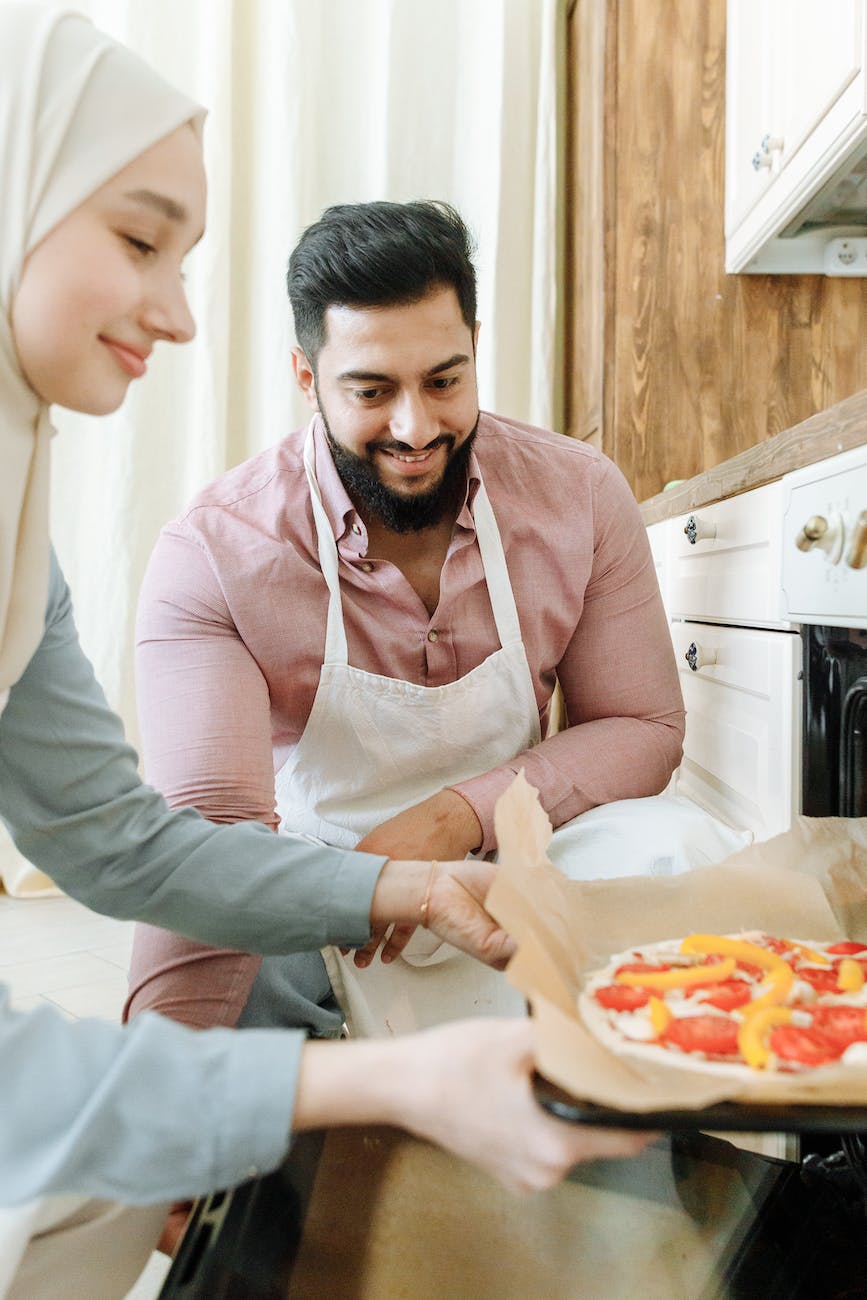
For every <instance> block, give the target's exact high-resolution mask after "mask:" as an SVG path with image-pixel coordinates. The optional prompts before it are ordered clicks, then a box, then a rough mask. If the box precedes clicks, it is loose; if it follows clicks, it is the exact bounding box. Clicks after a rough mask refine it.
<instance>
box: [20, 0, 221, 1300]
mask: <svg viewBox="0 0 867 1300" xmlns="http://www.w3.org/2000/svg"><path fill="white" fill-rule="evenodd" d="M203 119H204V113H203V110H202V109H200V108H199V106H198V105H197V104H195V103H193V102H192V100H189V99H187V98H186V96H184V95H181V94H180V93H179V92H178V91H176V90H174V89H173V87H171V86H169V85H168V84H167V83H166V82H164V81H163V80H162V78H161V77H158V76H157V74H156V73H155V72H153V71H152V70H151V69H150V68H149V67H148V66H147V65H146V64H145V63H142V61H141V60H140V59H139V58H137V57H136V55H134V54H132V53H131V52H130V51H129V50H127V49H124V47H123V46H121V45H118V44H116V42H115V41H113V40H111V39H110V38H109V37H108V36H106V35H104V33H102V32H100V31H98V30H97V29H96V28H95V27H94V26H93V25H92V24H91V23H90V22H89V21H88V19H86V18H83V17H82V16H81V15H80V14H73V13H64V12H60V11H58V10H54V9H46V8H43V7H41V6H39V5H35V4H22V3H3V2H2V0H0V304H2V310H0V713H2V711H3V707H4V705H5V703H6V700H7V698H8V694H9V690H10V688H11V687H13V686H14V685H15V683H16V682H17V681H18V679H19V678H20V677H21V675H22V673H23V672H24V670H25V669H26V667H27V664H28V663H29V661H30V659H31V657H32V656H33V654H34V652H35V650H36V647H37V646H38V645H39V642H40V640H41V638H42V632H43V627H44V621H45V604H46V597H47V592H48V555H49V539H48V480H49V449H50V445H51V435H52V428H51V424H50V422H49V418H48V408H47V407H46V405H45V403H44V402H43V401H42V400H41V399H40V398H39V396H38V395H37V394H36V393H35V392H34V391H33V389H32V388H30V386H29V384H28V383H27V381H26V379H25V378H24V375H23V373H22V371H21V367H20V365H19V363H18V357H17V353H16V350H15V341H14V339H13V337H12V329H11V325H10V318H11V311H12V302H13V299H14V295H15V291H16V288H17V285H18V282H19V278H20V275H21V267H22V264H23V262H24V259H25V257H26V256H27V254H28V253H29V252H30V251H31V249H33V248H35V247H36V245H37V244H38V243H39V242H40V240H41V239H43V238H44V236H45V235H47V234H48V233H49V231H50V230H52V229H53V227H54V226H56V225H57V224H58V222H60V221H62V220H63V218H64V217H65V216H67V215H68V214H69V213H70V212H72V211H73V210H74V209H75V208H76V207H78V205H79V204H80V203H83V202H84V200H85V199H86V198H88V196H89V195H91V194H92V193H93V192H94V190H97V189H99V187H100V186H101V185H103V184H104V183H105V182H106V181H108V180H110V179H111V177H112V176H114V175H115V174H116V173H117V172H119V171H120V170H121V169H122V168H123V167H125V166H126V165H127V164H128V163H130V162H132V161H133V159H134V158H136V157H137V156H138V155H139V154H140V153H142V152H143V151H144V150H145V149H148V148H150V146H151V145H153V144H156V142H157V141H158V140H161V139H162V138H163V137H164V136H166V135H169V134H170V133H171V132H172V131H174V130H175V129H176V128H177V127H178V126H181V125H182V124H183V123H184V122H192V123H193V125H194V126H195V128H196V130H197V131H200V130H201V124H202V121H203ZM0 743H2V742H0ZM0 880H2V882H3V884H4V885H5V887H6V889H7V890H8V892H9V893H14V894H32V893H40V892H44V891H45V890H47V889H48V890H52V892H54V891H53V886H51V884H50V882H49V881H48V880H47V878H46V877H45V876H43V875H42V873H41V872H37V871H36V870H35V869H34V868H33V867H32V866H31V865H30V864H29V863H27V862H25V861H24V859H23V858H22V857H21V856H20V854H19V853H18V852H17V851H16V849H15V848H14V846H13V844H12V842H11V840H10V839H9V837H8V835H7V834H6V832H5V831H4V830H3V829H2V827H0ZM0 1294H2V1289H0Z"/></svg>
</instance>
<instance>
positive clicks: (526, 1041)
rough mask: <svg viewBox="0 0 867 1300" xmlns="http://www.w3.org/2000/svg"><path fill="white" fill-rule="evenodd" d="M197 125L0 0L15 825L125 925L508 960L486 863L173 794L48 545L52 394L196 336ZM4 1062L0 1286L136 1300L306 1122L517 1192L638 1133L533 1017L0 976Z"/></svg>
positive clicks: (2, 442)
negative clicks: (579, 1097)
mask: <svg viewBox="0 0 867 1300" xmlns="http://www.w3.org/2000/svg"><path fill="white" fill-rule="evenodd" d="M202 119H203V114H202V111H201V110H200V109H199V108H198V106H197V105H195V104H193V103H192V102H190V101H189V100H187V99H186V98H185V97H184V96H183V95H181V94H179V93H178V92H177V91H175V90H174V89H173V88H171V87H170V86H168V85H167V84H166V83H164V82H163V81H162V80H161V79H160V78H159V77H157V76H156V74H155V73H153V72H152V71H151V69H149V68H148V67H147V66H146V65H145V64H143V63H142V62H141V61H140V60H139V59H138V58H136V57H135V56H134V55H132V54H131V53H130V52H129V51H128V50H125V49H124V48H123V47H121V46H119V45H117V44H115V43H114V42H113V41H111V40H110V39H109V38H108V37H106V36H104V35H103V34H102V33H100V32H98V31H97V30H96V29H95V28H93V27H92V26H91V24H90V23H89V22H88V21H87V20H86V19H84V18H82V17H81V16H79V15H73V14H60V13H58V12H57V11H54V10H45V9H42V8H40V7H37V6H34V5H30V4H16V3H0V193H2V195H3V208H2V218H0V222H2V225H0V296H2V312H0V709H2V716H0V816H2V819H3V821H4V822H5V824H6V825H7V827H8V828H9V830H10V832H11V834H12V836H13V839H14V840H15V842H16V844H17V846H18V849H19V850H20V851H21V853H22V854H23V855H24V856H25V857H26V858H27V859H28V860H29V861H31V862H33V863H35V864H36V865H37V866H38V867H39V868H40V869H43V870H44V871H45V872H46V873H47V874H48V875H49V876H50V877H51V878H52V879H54V880H55V881H56V882H57V883H58V884H59V885H60V886H61V887H62V888H63V889H65V890H66V891H67V892H68V893H70V894H72V895H73V896H75V897H77V898H79V899H80V900H81V901H82V902H85V903H87V904H88V905H90V906H92V907H94V908H95V909H96V910H98V911H102V912H106V913H109V914H111V915H115V916H121V917H127V918H131V917H136V918H139V919H144V920H148V921H152V922H155V923H157V924H160V925H162V926H168V927H171V928H174V929H177V930H179V931H180V932H182V933H184V934H187V935H189V936H191V937H194V938H198V939H202V940H206V941H208V942H210V943H218V944H232V945H234V946H237V947H240V948H244V949H246V950H248V951H254V952H261V953H269V952H270V953H287V952H292V951H301V950H305V949H308V950H309V949H315V948H318V947H320V946H321V945H323V944H325V943H333V942H338V943H344V944H349V945H356V946H363V945H365V944H366V943H368V941H369V939H370V937H371V934H373V935H374V936H376V935H381V934H382V933H383V932H384V931H385V929H386V927H387V926H388V925H389V924H390V923H392V922H394V923H395V930H394V933H393V937H392V938H391V939H390V940H388V942H387V943H386V945H385V948H384V953H385V957H386V959H387V958H388V957H389V955H390V954H392V953H397V952H399V951H400V949H401V947H402V945H403V944H404V943H405V942H406V940H407V938H408V937H409V935H410V934H411V932H412V930H413V928H414V926H415V925H416V924H418V923H419V922H422V921H423V922H424V923H426V924H427V925H428V926H429V927H430V928H431V929H433V930H434V931H435V932H436V933H438V934H439V935H441V937H443V938H445V939H448V940H450V941H451V942H453V943H457V944H458V945H459V946H461V947H463V948H464V949H465V950H467V951H469V952H471V953H473V954H474V955H476V956H478V957H480V958H482V959H484V960H486V961H488V962H490V963H491V964H493V965H502V964H504V962H505V960H506V958H507V957H508V955H509V952H510V943H509V940H508V938H507V936H506V935H504V934H503V933H502V932H501V931H499V930H498V929H497V928H496V926H495V925H494V923H493V922H492V920H491V918H490V917H489V916H488V915H487V913H486V912H485V911H484V909H483V907H482V905H481V900H482V899H483V898H484V895H485V891H486V889H487V886H488V884H489V883H490V879H491V872H492V870H493V868H490V867H488V866H487V865H486V864H483V863H472V862H467V863H443V864H441V865H440V867H439V870H437V867H436V864H433V865H432V864H430V863H421V862H409V863H398V862H393V861H384V860H383V859H381V858H377V857H372V856H369V855H365V854H359V853H351V854H349V853H344V852H340V851H335V850H330V849H325V848H317V847H314V846H306V845H303V844H299V843H296V842H294V841H292V840H289V839H285V838H282V837H280V838H278V837H277V836H275V835H272V834H271V833H270V832H269V831H268V830H267V829H265V828H264V827H262V826H259V825H254V824H244V825H235V826H226V827H216V826H213V825H211V824H210V823H208V822H206V821H204V820H203V819H201V818H200V817H198V815H197V814H195V813H194V812H191V811H190V810H185V811H183V812H180V813H170V812H169V811H168V809H167V808H166V806H165V804H164V803H163V801H162V800H161V799H160V797H159V796H158V795H156V794H155V793H154V792H153V791H152V790H151V789H149V788H148V787H146V786H143V785H142V783H141V782H140V780H139V778H138V776H137V773H136V764H135V755H134V754H133V753H132V751H131V750H130V749H129V748H128V747H127V746H126V745H125V743H124V740H123V735H122V732H121V727H120V723H119V721H118V720H117V719H116V718H115V717H114V716H113V715H112V714H111V712H110V710H109V709H108V707H107V705H106V703H105V700H104V697H103V696H102V694H101V692H100V690H99V687H98V686H97V684H96V682H95V681H94V679H93V676H92V673H91V669H90V665H89V664H88V662H87V660H86V659H85V657H84V655H83V654H82V652H81V649H80V647H79V644H78V640H77V636H76V632H75V627H74V624H73V620H72V612H71V604H70V599H69V593H68V590H67V588H66V586H65V584H64V581H63V577H62V574H61V572H60V569H59V566H58V564H57V561H56V559H55V558H54V556H53V555H52V554H51V552H50V546H49V539H48V475H49V449H50V442H51V436H52V430H51V425H50V423H49V415H48V408H49V405H50V404H51V403H56V404H58V405H62V406H67V407H69V408H71V409H73V410H77V411H84V412H87V413H90V414H104V413H106V412H109V411H112V410H114V409H115V408H116V407H117V406H118V405H119V404H120V403H121V401H122V400H123V397H124V395H125V393H126V390H127V388H128V387H129V384H130V383H131V382H133V381H134V380H136V379H138V378H140V377H141V376H142V375H143V374H144V372H145V369H146V363H147V358H148V355H149V353H150V351H151V349H152V348H153V346H154V344H155V343H157V342H160V341H165V342H173V343H181V342H185V341H187V340H188V339H190V338H191V337H192V335H193V331H194V325H193V321H192V319H191V317H190V313H189V309H188V307H187V303H186V299H185V297H184V290H183V284H182V275H181V266H182V263H183V259H184V256H185V254H186V253H187V252H188V251H189V249H190V248H191V247H192V245H193V244H194V243H195V242H196V241H197V239H198V238H199V236H200V235H201V231H202V227H203V223H204V206H205V182H204V173H203V169H202V159H201V144H200V136H201V128H202ZM338 1052H339V1053H340V1056H337V1055H336V1054H337V1053H338ZM0 1059H2V1061H3V1066H4V1096H3V1104H2V1109H0V1169H2V1177H0V1205H2V1206H4V1207H7V1208H5V1209H3V1210H0V1296H2V1295H4V1294H8V1295H10V1296H12V1297H14V1298H15V1300H24V1297H26V1300H41V1298H42V1297H48V1296H58V1297H59V1296H63V1297H69V1296H95V1295H99V1296H100V1297H110V1296H115V1295H117V1296H120V1295H123V1294H124V1293H125V1292H126V1290H127V1289H128V1288H129V1286H130V1285H131V1284H132V1282H133V1281H134V1278H135V1276H136V1275H137V1273H138V1271H139V1270H140V1268H141V1266H142V1264H143V1263H144V1262H145V1260H146V1258H147V1255H148V1253H149V1252H150V1250H151V1248H152V1246H153V1243H154V1241H155V1240H156V1237H157V1235H158V1232H159V1228H160V1225H161V1223H162V1221H163V1218H164V1216H165V1211H166V1205H165V1202H168V1201H171V1200H172V1199H174V1198H177V1197H182V1196H194V1195H197V1194H200V1193H204V1192H206V1191H208V1190H211V1189H213V1188H215V1187H217V1186H224V1185H231V1184H234V1183H237V1182H239V1181H241V1180H242V1179H244V1178H246V1177H249V1176H250V1175H251V1174H252V1173H255V1172H258V1171H259V1170H263V1171H264V1170H268V1169H270V1168H273V1167H275V1166H276V1165H277V1164H278V1163H279V1162H280V1160H281V1159H282V1158H283V1156H284V1155H285V1153H286V1150H287V1147H288V1143H289V1134H290V1128H294V1129H296V1130H300V1129H303V1128H309V1127H321V1126H323V1125H325V1124H329V1123H330V1124H347V1123H371V1122H384V1123H392V1124H400V1125H403V1126H405V1127H407V1128H408V1129H410V1130H411V1131H413V1132H415V1133H418V1134H421V1135H423V1136H426V1137H428V1138H430V1139H431V1140H433V1141H437V1142H440V1143H442V1144H443V1145H445V1146H447V1147H448V1148H449V1149H451V1150H453V1151H455V1152H457V1153H459V1154H461V1155H463V1156H465V1157H466V1158H469V1159H473V1160H475V1161H476V1162H477V1163H479V1164H480V1165H481V1166H482V1167H484V1168H486V1169H488V1170H489V1171H490V1172H491V1173H493V1174H495V1175H496V1176H497V1177H499V1178H500V1179H501V1180H502V1181H503V1182H504V1183H506V1184H507V1185H509V1186H513V1187H515V1188H520V1187H537V1186H543V1185H547V1184H550V1183H551V1182H553V1181H556V1180H557V1179H558V1178H559V1177H561V1176H562V1174H563V1172H564V1171H565V1170H566V1169H567V1168H568V1167H569V1166H570V1165H571V1164H572V1163H574V1162H575V1161H576V1160H578V1159H581V1158H588V1157H592V1156H595V1155H600V1154H618V1153H619V1154H626V1153H630V1152H633V1151H635V1150H637V1149H638V1147H639V1146H640V1145H641V1143H642V1139H640V1138H636V1137H634V1136H631V1137H629V1136H620V1135H608V1134H594V1133H579V1132H578V1131H576V1130H573V1129H571V1128H569V1127H567V1126H564V1125H560V1124H558V1123H557V1122H556V1121H554V1120H551V1119H550V1118H548V1117H547V1116H546V1115H544V1114H543V1112H542V1111H540V1110H539V1109H538V1108H537V1107H536V1106H535V1105H534V1103H533V1101H532V1095H531V1091H530V1084H529V1076H530V1073H531V1070H532V1038H531V1031H530V1027H529V1022H508V1021H499V1022H498V1021H488V1022H473V1023H472V1024H469V1025H454V1026H445V1027H443V1028H441V1029H437V1030H433V1031H429V1032H427V1033H425V1034H421V1035H414V1036H410V1037H406V1038H403V1039H398V1040H392V1041H388V1042H383V1041H370V1042H359V1043H350V1044H335V1043H323V1042H314V1043H305V1042H304V1039H303V1035H301V1034H299V1033H292V1032H288V1031H286V1032H284V1031H270V1030H269V1031H256V1030H250V1031H242V1032H234V1031H227V1030H210V1031H207V1032H204V1033H200V1034H196V1033H193V1032H192V1031H189V1030H185V1029H183V1028H181V1027H180V1026H178V1025H175V1024H172V1023H170V1022H168V1021H164V1020H162V1019H160V1018H159V1017H156V1016H144V1017H142V1018H141V1019H140V1020H138V1021H137V1022H136V1024H135V1026H134V1027H133V1028H131V1029H121V1028H120V1027H119V1026H114V1025H110V1024H107V1023H102V1022H96V1021H94V1022H82V1023H79V1024H69V1023H67V1022H66V1021H65V1020H64V1019H63V1018H62V1017H61V1016H60V1015H59V1014H55V1013H53V1012H52V1010H51V1009H50V1008H49V1007H47V1006H46V1007H45V1008H44V1009H41V1010H39V1011H36V1012H33V1013H30V1014H21V1013H15V1012H13V1011H12V1010H10V1008H9V1006H8V1003H7V1001H6V998H5V994H3V992H2V990H0ZM28 1242H29V1245H28ZM19 1264H20V1267H19V1268H18V1271H17V1273H16V1267H17V1266H18V1265H19ZM13 1275H14V1280H12V1278H13ZM9 1288H11V1289H9Z"/></svg>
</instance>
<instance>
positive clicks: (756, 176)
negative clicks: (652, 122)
mask: <svg viewBox="0 0 867 1300" xmlns="http://www.w3.org/2000/svg"><path fill="white" fill-rule="evenodd" d="M778 10H779V0H759V3H756V0H728V5H727V8H726V197H725V209H726V217H725V233H726V235H729V234H731V232H732V231H733V230H735V229H737V227H738V226H739V225H740V223H741V221H742V220H743V218H744V217H745V216H746V214H747V213H748V212H749V211H750V209H751V208H752V207H753V206H754V205H755V203H756V202H757V201H758V200H759V198H760V197H761V196H762V194H764V192H765V190H766V189H767V188H768V185H769V183H770V180H771V168H770V166H769V167H762V168H760V169H759V170H758V171H757V170H756V169H755V168H754V167H753V158H754V156H755V155H756V154H760V153H761V142H762V138H763V137H764V136H765V135H768V136H774V135H775V134H776V129H775V125H774V119H773V99H774V88H775V81H776V76H777V73H778V69H777V67H776V60H777V58H778V55H779V43H778V41H777V40H776V35H777V33H778V29H779V19H778ZM768 162H769V163H771V162H773V159H772V158H770V157H769V158H768Z"/></svg>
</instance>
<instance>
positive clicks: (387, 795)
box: [276, 430, 540, 1037]
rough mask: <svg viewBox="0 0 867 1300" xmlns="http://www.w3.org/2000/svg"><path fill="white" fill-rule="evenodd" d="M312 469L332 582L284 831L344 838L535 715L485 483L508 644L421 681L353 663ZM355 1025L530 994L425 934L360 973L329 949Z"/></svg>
mask: <svg viewBox="0 0 867 1300" xmlns="http://www.w3.org/2000/svg"><path fill="white" fill-rule="evenodd" d="M304 466H305V469H306V471H307V479H308V482H309V484H310V496H311V501H312V505H313V516H314V520H315V523H316V533H317V538H318V546H319V563H320V566H321V569H322V575H323V577H324V579H325V582H326V584H327V586H328V590H329V603H328V621H327V630H326V636H325V662H324V663H323V666H322V670H321V673H320V677H319V686H318V688H317V691H316V697H315V699H314V702H313V708H312V710H311V712H310V717H309V718H308V721H307V726H306V727H305V729H304V733H303V735H302V736H301V739H300V740H299V741H298V743H297V745H296V746H295V747H294V749H293V751H292V753H291V754H290V755H289V757H288V758H287V760H286V762H285V763H284V764H283V766H282V767H281V768H280V770H279V772H278V773H277V777H276V796H277V811H278V813H279V815H280V818H281V829H283V830H284V831H286V832H289V833H296V834H299V833H300V834H302V835H304V836H306V837H308V838H311V839H316V840H320V841H323V842H325V843H327V844H333V845H336V846H338V847H342V848H354V846H355V845H356V844H357V843H358V841H359V840H360V839H361V838H362V836H364V835H366V834H368V832H370V831H372V830H373V829H374V828H375V827H376V826H379V825H380V824H381V823H382V822H384V821H387V820H388V819H389V818H390V817H393V816H394V815H395V814H396V813H398V812H401V811H402V810H403V809H405V808H409V807H411V806H412V805H414V804H416V803H419V802H420V801H421V800H423V799H426V798H428V797H429V796H430V795H433V794H436V793H437V791H439V790H442V789H443V788H444V787H446V786H449V785H453V784H455V783H456V782H459V781H462V780H466V779H468V778H470V777H473V776H477V775H478V774H479V773H481V772H487V771H489V770H490V769H491V768H493V767H497V766H499V765H500V764H502V763H506V762H509V761H510V760H511V759H513V758H514V756H515V755H516V754H519V753H521V752H522V751H523V750H525V749H528V748H529V747H530V746H532V745H535V744H537V743H538V741H539V739H540V729H539V712H538V708H537V705H536V699H535V695H534V692H533V682H532V678H531V676H530V668H529V665H528V663H527V655H526V652H525V650H524V643H523V641H522V639H521V628H520V623H519V620H518V611H517V608H516V606H515V599H514V596H513V594H512V586H511V583H510V581H509V574H508V570H507V568H506V557H505V554H504V552H503V545H502V542H501V540H500V533H499V529H498V528H497V523H496V520H495V518H494V512H493V510H492V509H491V505H490V502H489V500H488V496H487V493H486V492H485V487H484V484H483V483H480V484H479V488H478V491H477V493H476V498H475V503H474V507H473V513H474V517H475V524H476V535H477V537H478V543H479V550H480V552H481V558H482V566H483V569H484V574H485V580H486V582H487V585H488V593H489V595H490V600H491V608H492V611H493V615H494V621H495V623H496V627H497V634H498V636H499V638H500V646H501V648H500V649H499V650H496V651H495V652H494V653H493V654H491V655H489V657H488V658H487V659H486V660H485V661H484V663H481V664H479V666H478V667H477V668H474V669H473V671H472V672H470V673H468V674H467V675H466V676H465V677H462V678H461V679H460V680H459V681H456V682H451V683H448V684H447V685H444V686H416V685H415V684H414V683H412V682H405V681H398V680H396V679H394V678H391V677H380V676H377V674H375V673H368V672H364V671H362V670H361V669H360V668H353V667H351V665H350V664H349V662H348V653H347V643H346V632H345V629H344V625H343V606H342V601H341V597H340V583H339V578H338V554H337V544H336V542H335V540H334V534H333V532H332V529H331V525H330V524H329V522H328V517H327V515H326V513H325V508H324V506H323V504H322V497H321V494H320V491H319V485H318V483H317V481H316V474H315V468H314V451H313V437H312V431H311V430H308V433H307V439H306V442H305V445H304ZM323 957H324V959H325V965H326V968H327V970H328V975H329V978H330V979H331V984H332V988H333V990H334V993H335V996H336V997H337V999H338V1001H339V1002H340V1004H341V1006H342V1008H343V1011H344V1014H345V1016H346V1021H347V1024H348V1026H349V1029H350V1032H351V1033H353V1034H358V1035H364V1036H375V1037H381V1036H384V1035H387V1034H392V1033H395V1034H397V1033H406V1032H409V1031H411V1030H414V1029H418V1028H423V1027H425V1026H428V1025H433V1024H438V1023H440V1022H441V1021H445V1020H453V1019H455V1018H457V1017H461V1016H472V1015H479V1014H490V1015H515V1014H519V1013H521V1012H522V1010H523V1006H524V1003H523V999H522V998H521V996H520V995H519V994H518V993H517V992H516V991H515V990H514V989H513V988H512V987H511V985H509V984H508V982H507V980H506V979H505V977H504V976H503V975H502V973H500V972H498V971H492V970H490V969H489V968H488V967H486V966H483V965H482V964H481V963H480V962H477V961H475V960H473V959H472V958H471V957H467V956H466V955H464V954H463V953H459V952H457V951H456V950H455V949H454V948H452V947H451V946H450V945H448V944H442V943H440V942H439V940H438V939H436V938H435V937H434V936H432V935H431V934H430V933H429V932H427V931H423V930H419V931H417V933H416V934H415V936H414V937H413V939H412V940H411V942H410V944H409V945H408V947H407V949H406V951H405V953H404V955H403V957H400V958H398V959H397V960H396V961H394V962H393V963H391V965H389V966H385V965H383V963H382V962H381V961H380V960H379V958H378V957H377V958H376V959H375V960H374V961H373V962H372V963H371V965H370V966H369V967H368V968H367V969H365V970H360V969H359V968H358V967H356V966H355V965H354V963H353V961H352V954H350V955H349V957H344V956H343V955H342V953H340V951H339V950H338V949H336V948H326V949H325V950H324V952H323Z"/></svg>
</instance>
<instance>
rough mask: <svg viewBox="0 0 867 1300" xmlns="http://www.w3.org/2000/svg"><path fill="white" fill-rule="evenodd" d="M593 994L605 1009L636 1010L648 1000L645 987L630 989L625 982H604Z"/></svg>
mask: <svg viewBox="0 0 867 1300" xmlns="http://www.w3.org/2000/svg"><path fill="white" fill-rule="evenodd" d="M593 996H594V997H595V999H596V1001H597V1002H598V1003H599V1004H600V1006H603V1007H605V1009H606V1010H607V1011H637V1010H638V1008H639V1007H643V1006H646V1005H647V1003H648V1002H649V1001H650V994H649V993H648V991H647V989H631V988H629V986H628V985H627V984H606V985H604V986H603V987H602V988H601V989H597V990H596V992H595V993H594V994H593Z"/></svg>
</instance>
